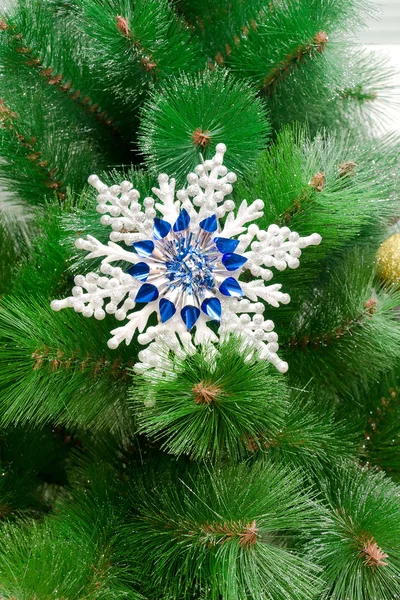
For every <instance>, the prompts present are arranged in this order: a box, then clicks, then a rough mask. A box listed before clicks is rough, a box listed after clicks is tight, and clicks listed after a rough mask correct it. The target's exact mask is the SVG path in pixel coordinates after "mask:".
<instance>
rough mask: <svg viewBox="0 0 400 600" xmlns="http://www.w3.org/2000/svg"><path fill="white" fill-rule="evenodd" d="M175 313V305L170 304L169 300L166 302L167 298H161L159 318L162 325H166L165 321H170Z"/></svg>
mask: <svg viewBox="0 0 400 600" xmlns="http://www.w3.org/2000/svg"><path fill="white" fill-rule="evenodd" d="M175 313H176V307H175V304H174V303H173V302H171V300H168V298H161V300H160V317H161V321H162V323H166V322H167V321H169V319H171V317H173V316H174V314H175Z"/></svg>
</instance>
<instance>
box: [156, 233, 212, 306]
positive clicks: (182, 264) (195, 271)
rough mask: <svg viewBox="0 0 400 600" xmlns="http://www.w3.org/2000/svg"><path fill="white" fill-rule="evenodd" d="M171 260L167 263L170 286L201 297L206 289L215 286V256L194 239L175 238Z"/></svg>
mask: <svg viewBox="0 0 400 600" xmlns="http://www.w3.org/2000/svg"><path fill="white" fill-rule="evenodd" d="M172 250H173V252H171V254H172V256H171V259H170V260H167V261H166V263H165V267H166V277H167V279H169V281H170V283H169V288H170V289H176V288H178V287H179V288H181V289H182V290H183V291H185V292H187V293H188V294H191V295H193V296H197V297H199V298H201V297H202V296H203V295H204V292H205V291H206V290H210V289H212V288H214V287H215V282H214V277H213V274H212V271H213V268H214V266H213V263H214V261H215V256H213V253H212V251H211V253H210V252H205V251H204V249H202V248H200V247H199V245H198V244H197V243H196V242H193V241H192V239H190V236H189V238H184V239H179V240H174V242H173V248H172Z"/></svg>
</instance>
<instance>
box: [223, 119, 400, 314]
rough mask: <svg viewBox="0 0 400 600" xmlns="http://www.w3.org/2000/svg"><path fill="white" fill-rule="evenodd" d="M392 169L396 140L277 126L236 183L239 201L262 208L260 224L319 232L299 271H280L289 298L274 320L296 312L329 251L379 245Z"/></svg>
mask: <svg viewBox="0 0 400 600" xmlns="http://www.w3.org/2000/svg"><path fill="white" fill-rule="evenodd" d="M396 171H398V140H397V139H396V138H392V137H391V136H389V137H387V138H383V139H382V140H380V141H379V142H377V141H376V140H373V139H368V138H366V137H363V138H361V139H360V138H359V139H358V140H357V139H356V140H354V141H352V140H350V139H349V135H348V133H346V132H343V133H340V134H336V135H335V134H324V135H317V136H316V137H315V138H313V139H310V137H309V134H308V132H307V130H306V129H304V128H302V127H298V126H296V125H295V126H292V127H285V128H283V129H282V131H281V132H280V133H279V134H278V136H277V138H276V141H275V143H274V144H273V145H271V146H270V147H269V148H268V150H266V152H265V153H264V154H263V155H262V157H261V158H260V160H259V161H258V162H257V164H256V166H255V168H254V169H253V171H252V172H250V173H249V174H248V175H247V176H246V177H245V178H243V179H239V181H238V183H237V184H236V186H235V189H234V197H235V199H236V202H237V203H239V202H240V201H241V200H242V198H248V199H249V200H253V199H254V198H261V199H262V200H263V201H264V203H265V207H264V213H265V217H264V219H263V220H262V221H260V222H259V225H260V226H261V227H264V228H266V227H268V225H269V224H270V223H278V224H279V225H280V226H281V227H282V226H285V225H287V226H288V227H290V229H291V230H292V231H293V230H294V231H298V232H299V233H300V235H302V236H305V235H310V234H311V233H313V232H314V231H316V232H318V233H320V234H321V235H322V243H321V244H320V245H319V246H316V247H315V248H313V249H312V251H308V252H306V253H304V256H302V257H301V267H300V268H299V269H298V270H296V271H289V270H287V271H286V273H280V274H279V279H280V281H281V282H282V283H283V285H284V287H285V289H286V290H287V291H289V292H290V291H291V290H295V294H293V296H294V297H293V298H292V302H291V303H290V305H289V306H288V307H287V308H286V307H282V308H280V309H279V311H277V312H278V313H279V314H277V318H278V319H279V318H282V316H283V313H285V312H286V313H288V314H289V317H290V315H291V314H293V312H294V310H298V307H299V302H301V301H302V300H303V299H304V294H305V293H308V290H309V286H310V284H311V283H312V282H313V281H314V280H315V279H319V277H320V272H321V263H322V261H324V260H326V259H329V258H330V257H331V256H332V254H333V253H334V252H337V251H339V250H341V249H343V248H344V247H346V245H348V244H349V242H352V241H354V240H357V243H360V242H362V241H363V240H365V241H368V244H369V245H370V247H371V246H372V244H375V247H376V248H377V246H378V244H379V237H378V235H377V234H379V233H380V231H379V227H380V229H381V232H383V231H386V222H387V219H388V218H389V215H391V214H392V213H393V210H395V205H394V202H393V201H390V196H391V195H392V194H393V192H395V190H396V188H397V186H398V175H397V173H396ZM318 177H319V179H318ZM318 184H320V185H319V188H318V189H317V188H316V187H315V186H318ZM360 199H362V201H360ZM371 228H373V229H372V231H373V232H374V233H375V235H376V240H375V241H371V233H372V231H371ZM372 249H373V248H372Z"/></svg>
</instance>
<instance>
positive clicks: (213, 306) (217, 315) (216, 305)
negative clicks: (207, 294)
mask: <svg viewBox="0 0 400 600" xmlns="http://www.w3.org/2000/svg"><path fill="white" fill-rule="evenodd" d="M201 310H202V311H203V312H204V313H205V314H206V315H207V316H209V317H210V318H211V319H214V320H215V321H220V320H221V314H222V306H221V301H220V300H219V299H218V298H206V300H203V302H202V303H201Z"/></svg>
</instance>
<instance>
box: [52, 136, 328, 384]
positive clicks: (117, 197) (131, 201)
mask: <svg viewBox="0 0 400 600" xmlns="http://www.w3.org/2000/svg"><path fill="white" fill-rule="evenodd" d="M225 151H226V148H225V146H224V144H218V146H217V148H216V154H215V156H214V157H213V158H212V159H210V160H206V161H202V162H201V164H199V165H198V166H197V167H196V169H195V172H194V173H189V175H188V183H189V185H188V186H187V187H186V188H185V189H182V190H178V191H177V192H176V194H175V180H174V179H169V178H168V176H167V175H164V174H161V175H160V176H159V177H158V183H159V187H158V188H156V187H155V188H153V190H152V191H153V193H154V195H155V196H156V198H157V199H158V201H155V200H154V199H153V198H151V197H147V198H144V200H143V202H142V204H140V203H139V192H138V191H137V190H135V189H134V188H133V186H132V184H131V183H129V182H127V181H123V182H122V183H121V184H120V185H112V186H110V187H108V186H106V185H105V184H104V183H103V182H101V181H100V179H99V178H98V177H97V176H96V175H92V176H91V177H90V178H89V183H90V184H91V185H92V186H93V187H94V188H95V189H96V190H97V192H98V196H97V211H98V212H99V213H100V214H101V215H102V216H101V218H100V221H101V223H102V224H103V225H105V226H108V227H111V233H110V237H109V242H108V244H107V245H105V244H103V243H101V242H100V241H98V240H97V239H96V238H94V237H92V236H88V237H87V239H86V240H83V239H79V240H77V241H76V246H77V247H78V248H80V249H82V250H86V252H87V253H88V255H87V258H99V257H101V258H102V262H101V266H100V272H101V274H100V275H98V274H96V273H89V274H88V275H86V276H82V275H78V276H77V277H76V278H75V287H74V288H73V290H72V296H70V297H69V298H66V299H64V300H54V301H53V302H52V304H51V306H52V308H53V309H54V310H60V309H62V308H67V307H71V308H74V310H75V311H76V312H80V313H82V314H83V316H85V317H91V316H94V317H95V318H96V319H103V318H104V317H105V316H106V313H108V314H113V315H115V318H116V319H117V320H119V321H125V323H124V324H122V325H121V327H117V328H116V329H113V330H112V332H111V333H112V337H111V339H110V340H109V342H108V344H109V346H110V348H114V349H115V348H117V347H118V346H119V344H121V343H122V342H125V343H126V344H129V343H131V341H132V339H133V336H135V335H136V334H137V340H138V342H139V344H142V345H144V346H147V347H146V348H145V349H144V350H142V351H141V352H140V353H139V361H140V362H139V363H137V365H136V369H137V370H140V371H145V370H147V369H153V368H157V369H162V368H163V364H164V365H165V363H166V362H168V361H169V360H170V359H169V354H168V352H169V351H170V350H172V351H173V352H174V353H176V355H178V356H183V355H185V354H188V353H193V352H195V350H196V345H199V344H207V345H208V346H209V347H210V348H212V347H213V344H217V343H218V342H219V341H220V340H222V339H226V338H227V337H229V336H230V335H236V336H239V337H240V338H241V339H242V340H243V347H244V348H245V347H246V349H248V347H249V345H250V346H251V347H252V348H253V352H256V353H257V355H258V357H259V358H260V359H263V360H267V361H269V362H271V363H272V364H274V365H275V366H276V368H277V369H278V370H279V371H281V372H285V371H286V370H287V368H288V365H287V363H285V362H284V361H282V360H281V359H280V358H279V356H278V354H277V352H278V336H277V334H276V333H275V332H274V331H273V329H274V324H273V322H272V321H271V320H265V319H264V317H263V312H264V309H265V304H270V305H271V306H274V307H279V305H280V304H287V303H288V302H289V301H290V297H289V295H288V294H286V293H284V292H282V291H281V285H280V284H279V283H274V284H271V285H266V282H268V281H270V280H271V279H272V276H273V272H272V270H271V269H272V268H275V269H277V270H278V271H283V270H285V269H286V268H287V267H288V268H290V269H296V268H297V267H298V266H299V258H300V256H301V253H302V250H303V249H304V248H306V247H308V246H311V245H317V244H319V243H320V241H321V237H320V236H319V235H318V234H316V233H314V234H312V235H310V236H308V237H303V238H302V237H300V236H299V235H298V234H297V233H295V232H292V231H290V229H288V228H287V227H278V226H277V225H271V226H270V227H269V228H268V229H267V230H262V229H260V228H259V227H258V226H257V225H256V224H255V223H253V221H254V220H256V219H258V218H260V217H262V215H263V212H262V210H263V206H264V205H263V202H262V201H261V200H255V201H254V202H253V203H251V204H248V203H247V201H246V200H244V201H243V202H242V203H241V204H240V206H239V208H238V210H237V212H236V213H235V205H234V203H233V201H232V200H231V199H229V198H227V196H229V194H230V193H231V191H232V184H233V183H234V182H235V181H236V175H235V174H234V173H231V172H228V169H227V168H226V167H225V166H224V165H223V164H222V163H223V157H224V153H225ZM121 243H123V244H124V245H125V248H124V247H122V246H121V245H120V244H121ZM113 263H118V264H117V265H115V264H113ZM121 264H125V265H126V267H125V268H124V269H122V268H121V266H120V265H121ZM246 270H247V271H249V273H250V274H251V276H252V278H251V277H250V278H249V277H247V278H246V281H241V280H240V276H241V274H242V273H243V272H244V271H246ZM154 314H155V315H156V316H157V319H158V322H156V323H155V324H152V325H150V326H148V321H149V318H150V317H152V315H154ZM251 315H253V316H251ZM152 320H153V317H152ZM166 349H167V350H166ZM215 351H216V352H217V350H215ZM246 352H247V350H246Z"/></svg>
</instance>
